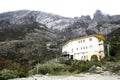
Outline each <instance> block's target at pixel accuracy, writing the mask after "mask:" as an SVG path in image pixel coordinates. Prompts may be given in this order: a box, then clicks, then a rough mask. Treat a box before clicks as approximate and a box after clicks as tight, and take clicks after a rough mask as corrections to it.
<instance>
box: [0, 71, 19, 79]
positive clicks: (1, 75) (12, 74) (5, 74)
mask: <svg viewBox="0 0 120 80" xmlns="http://www.w3.org/2000/svg"><path fill="white" fill-rule="evenodd" d="M16 77H18V75H17V72H16V71H13V70H7V69H3V70H2V71H1V72H0V80H8V79H12V78H16Z"/></svg>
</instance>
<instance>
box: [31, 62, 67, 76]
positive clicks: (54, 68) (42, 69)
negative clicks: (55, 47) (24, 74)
mask: <svg viewBox="0 0 120 80" xmlns="http://www.w3.org/2000/svg"><path fill="white" fill-rule="evenodd" d="M64 67H65V65H64V64H60V63H57V62H52V61H49V62H46V63H44V64H37V65H36V66H35V68H34V69H32V70H31V71H29V74H31V75H33V74H36V73H37V68H38V73H39V74H47V73H49V74H54V75H56V74H60V72H62V71H63V69H64Z"/></svg>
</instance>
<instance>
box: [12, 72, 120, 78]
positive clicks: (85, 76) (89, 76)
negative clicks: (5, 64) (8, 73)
mask: <svg viewBox="0 0 120 80" xmlns="http://www.w3.org/2000/svg"><path fill="white" fill-rule="evenodd" d="M12 80H120V76H118V75H100V74H87V73H86V74H76V75H69V76H45V75H39V76H38V75H37V76H33V77H29V78H17V79H12Z"/></svg>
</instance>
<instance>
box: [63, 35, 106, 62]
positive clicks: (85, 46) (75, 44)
mask: <svg viewBox="0 0 120 80" xmlns="http://www.w3.org/2000/svg"><path fill="white" fill-rule="evenodd" d="M104 40H105V38H104V36H103V35H101V34H93V35H90V36H85V37H81V38H76V39H73V40H69V41H67V42H66V43H65V44H64V45H63V47H62V55H63V56H68V58H69V59H76V60H82V61H87V60H88V61H91V60H92V57H93V56H96V58H97V60H101V59H102V58H104V57H105V53H104Z"/></svg>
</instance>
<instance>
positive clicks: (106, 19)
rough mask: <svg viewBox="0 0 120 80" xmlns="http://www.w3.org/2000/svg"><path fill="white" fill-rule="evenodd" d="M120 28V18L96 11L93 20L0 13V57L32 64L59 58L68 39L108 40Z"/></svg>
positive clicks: (83, 17) (49, 14)
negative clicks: (92, 36) (102, 37)
mask: <svg viewBox="0 0 120 80" xmlns="http://www.w3.org/2000/svg"><path fill="white" fill-rule="evenodd" d="M119 28H120V15H114V16H110V15H105V14H103V13H102V12H101V11H99V10H97V11H96V12H95V14H94V17H93V19H91V18H90V16H89V15H88V16H81V17H75V18H66V17H62V16H59V15H54V14H52V13H45V12H41V11H29V10H20V11H13V12H7V13H1V14H0V46H1V47H0V57H2V58H5V59H8V60H13V61H15V62H19V63H25V64H29V65H33V64H36V63H37V62H45V61H47V60H49V59H52V58H55V57H56V55H60V52H61V51H60V50H61V45H62V44H63V43H64V42H65V41H67V40H69V39H72V38H76V37H80V36H84V35H89V34H94V33H100V34H103V35H105V36H106V37H107V40H108V41H109V39H110V37H111V34H113V33H114V32H119ZM114 34H116V33H114ZM115 36H116V35H115ZM117 36H118V35H117ZM118 37H119V36H118ZM112 39H113V40H114V36H113V35H112ZM2 46H3V47H2Z"/></svg>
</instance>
